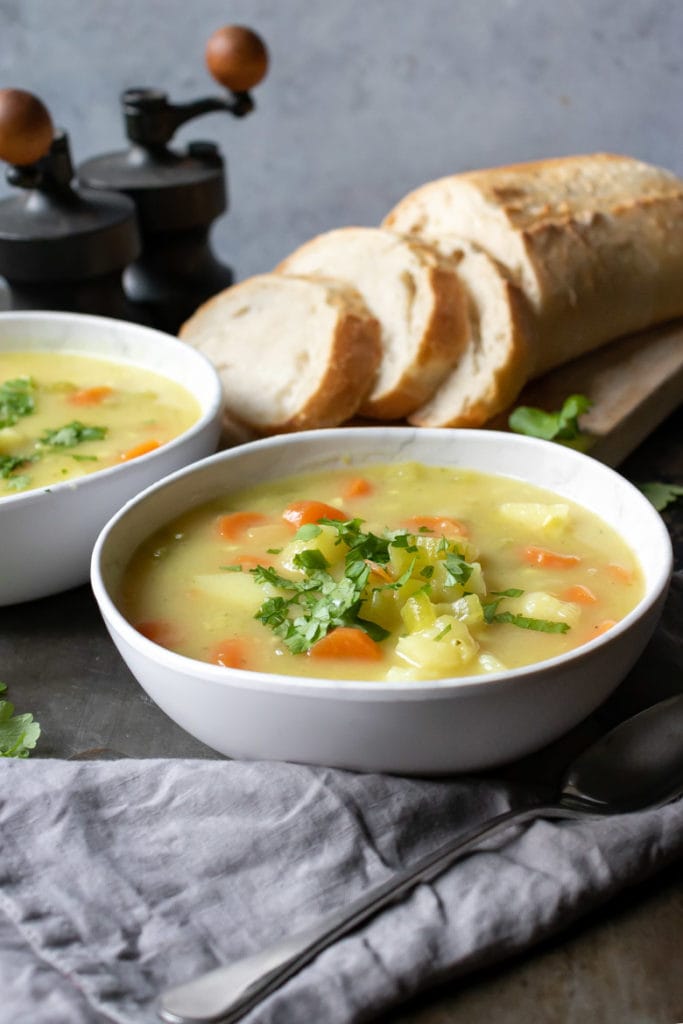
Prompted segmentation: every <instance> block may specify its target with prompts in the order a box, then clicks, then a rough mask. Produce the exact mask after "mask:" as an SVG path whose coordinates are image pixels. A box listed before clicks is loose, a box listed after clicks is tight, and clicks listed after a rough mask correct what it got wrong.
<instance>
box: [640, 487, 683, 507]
mask: <svg viewBox="0 0 683 1024" xmlns="http://www.w3.org/2000/svg"><path fill="white" fill-rule="evenodd" d="M638 489H639V490H640V491H642V492H643V494H644V495H645V497H646V498H647V499H648V500H649V501H651V502H652V504H653V505H654V507H655V508H656V509H657V511H658V512H662V511H663V509H665V508H666V507H667V505H672V504H673V502H674V501H678V499H679V498H680V497H683V487H679V486H678V484H665V483H660V482H658V481H654V482H652V483H647V484H638Z"/></svg>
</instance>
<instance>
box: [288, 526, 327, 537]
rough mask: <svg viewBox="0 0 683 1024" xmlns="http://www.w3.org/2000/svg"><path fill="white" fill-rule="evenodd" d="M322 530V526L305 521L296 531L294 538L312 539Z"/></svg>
mask: <svg viewBox="0 0 683 1024" xmlns="http://www.w3.org/2000/svg"><path fill="white" fill-rule="evenodd" d="M322 532H323V531H322V528H321V527H320V526H316V524H315V523H305V524H304V525H303V526H300V527H299V529H298V530H297V531H296V537H295V539H296V540H313V538H314V537H319V536H320V534H321V533H322Z"/></svg>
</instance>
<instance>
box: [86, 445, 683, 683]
mask: <svg viewBox="0 0 683 1024" xmlns="http://www.w3.org/2000/svg"><path fill="white" fill-rule="evenodd" d="M387 430H390V431H391V432H392V433H393V432H399V431H400V432H402V433H403V434H404V435H405V436H410V437H413V436H416V435H417V436H419V437H425V438H427V439H429V437H430V436H431V437H433V438H435V439H436V438H440V443H442V442H443V439H444V436H446V437H448V436H450V437H452V438H453V439H454V440H455V439H456V438H460V439H461V440H463V439H465V440H467V439H470V438H473V437H477V438H481V437H483V436H485V437H489V438H490V439H491V443H495V442H496V441H497V440H499V441H500V442H501V443H502V442H503V441H504V442H505V443H506V444H509V443H512V444H519V445H527V446H529V447H530V448H537V447H539V446H542V447H544V448H552V449H553V450H555V451H557V449H559V450H560V451H561V452H562V455H561V457H562V458H567V459H568V460H569V461H572V460H576V461H577V462H578V464H579V465H580V464H581V463H582V462H583V461H584V460H585V461H586V462H587V463H590V464H591V465H593V466H594V465H598V466H600V468H601V471H603V472H604V473H605V474H606V475H607V476H612V477H616V478H617V479H618V481H619V486H625V487H626V489H627V490H630V492H631V498H632V500H634V501H636V502H639V503H640V504H641V508H642V512H643V515H644V516H645V517H647V518H648V519H649V522H650V524H651V528H652V530H654V532H655V534H656V535H658V537H659V540H660V543H661V545H662V551H663V553H665V557H664V558H663V560H662V565H661V566H660V569H659V572H658V574H657V576H656V577H655V578H654V579H653V580H652V581H651V583H650V585H649V587H648V589H647V591H646V593H645V594H644V595H643V597H642V598H641V600H640V601H639V602H638V604H637V605H636V606H635V608H633V609H632V610H631V611H630V612H628V613H627V614H626V615H625V616H624V618H623V619H620V620H619V622H617V623H616V624H615V625H614V626H612V627H611V629H609V630H608V631H607V632H606V633H604V634H602V635H601V636H598V637H595V638H594V639H593V640H589V641H587V642H586V643H585V644H582V645H581V646H580V647H575V648H573V649H572V650H571V651H566V652H565V653H563V654H559V655H556V656H555V657H554V658H547V659H545V660H544V661H539V662H535V663H532V664H530V665H520V666H519V667H517V668H510V669H505V670H504V671H500V672H487V673H484V674H479V675H473V676H451V677H446V678H443V679H423V680H392V681H389V682H387V681H383V680H374V679H373V680H370V679H331V678H329V677H324V676H295V675H285V674H278V673H273V672H260V671H251V670H247V669H232V668H227V667H224V666H222V665H212V664H210V663H209V662H204V661H199V660H198V659H196V658H190V657H188V656H187V655H184V654H178V653H176V652H175V651H171V650H169V649H168V648H166V647H162V646H160V645H159V644H156V643H154V642H153V641H152V640H149V639H148V638H147V637H145V636H143V635H142V633H139V632H138V630H136V629H135V627H134V626H132V625H131V623H130V622H128V620H127V619H126V618H125V616H124V615H123V614H122V613H121V612H120V611H119V609H118V607H117V605H116V603H115V601H114V600H113V598H112V597H111V595H110V594H109V591H108V589H107V587H106V586H105V584H104V581H103V578H102V573H101V561H102V556H103V553H104V551H105V548H106V544H107V540H108V538H109V535H110V534H111V532H112V531H113V530H114V528H115V527H116V526H117V525H118V523H119V522H120V521H121V520H122V519H124V518H125V517H126V515H127V514H128V512H129V511H130V510H131V509H132V508H133V507H134V506H137V505H139V504H141V503H142V502H143V501H145V500H146V498H147V496H148V495H150V494H152V493H154V492H157V491H161V490H164V489H165V488H167V487H173V486H174V485H175V483H176V481H178V480H180V479H182V478H184V477H187V476H191V475H192V474H193V473H195V472H197V471H200V470H202V469H203V468H204V467H206V466H209V465H213V464H219V463H222V462H230V461H231V459H233V458H237V457H238V456H240V455H242V456H243V455H244V454H245V449H249V450H254V449H257V448H264V447H271V448H278V447H286V446H288V445H291V444H292V442H294V443H297V440H296V439H299V441H300V442H301V443H304V442H305V440H306V439H313V440H315V439H317V438H318V437H321V438H322V437H324V438H326V439H327V440H328V441H329V443H330V445H331V446H332V447H334V444H335V442H336V441H338V442H341V440H342V438H343V439H347V438H349V437H360V436H361V435H365V436H375V437H377V438H378V439H379V438H381V437H382V436H386V431H387ZM247 454H248V452H247ZM435 465H436V463H435ZM470 468H472V467H470ZM474 468H476V467H474ZM293 472H294V473H297V472H302V470H297V469H294V471H293ZM494 475H497V476H505V475H506V474H505V473H501V472H499V471H496V472H495V474H494ZM513 479H516V478H514V477H513ZM532 482H533V481H532ZM537 486H539V487H543V486H544V485H543V484H538V485H537ZM547 489H548V490H552V488H547ZM572 500H575V499H572ZM576 504H577V505H580V504H581V502H580V501H576ZM160 525H161V524H158V525H157V526H154V527H153V528H152V530H151V531H150V533H152V532H154V530H156V529H158V528H159V527H160ZM613 528H614V529H615V530H616V532H617V533H618V532H619V531H618V528H617V527H613ZM132 553H133V552H132V551H130V552H129V557H130V555H132ZM672 571H673V546H672V543H671V537H670V535H669V532H668V530H667V528H666V524H665V523H664V520H663V519H662V517H661V516H660V515H659V513H658V512H657V511H656V509H655V508H654V507H653V505H652V504H651V502H650V501H649V500H648V499H647V498H646V497H645V496H644V495H643V494H642V493H641V492H640V491H639V490H638V488H637V487H636V486H635V485H634V484H632V483H631V482H630V481H629V480H627V479H626V477H624V476H622V475H621V474H620V473H617V472H616V470H614V469H612V468H611V467H609V466H606V465H605V464H604V463H601V462H598V460H597V459H593V458H591V456H589V455H586V454H584V453H582V452H578V451H576V450H575V449H572V448H568V447H566V446H561V445H558V444H557V443H556V442H553V441H545V440H542V439H541V438H535V437H527V436H525V435H523V434H514V433H507V432H505V431H498V430H486V429H469V428H459V427H458V428H443V427H442V428H422V427H420V428H418V427H409V426H406V427H338V428H327V429H322V430H309V431H301V432H299V433H296V434H278V435H275V436H273V437H266V438H261V439H259V440H256V441H249V442H246V443H245V444H241V445H236V446H235V447H233V448H229V449H227V450H224V451H220V452H217V453H216V454H214V455H210V456H207V457H206V458H204V459H201V460H199V461H198V462H195V463H193V464H192V465H190V466H185V467H183V468H182V469H179V470H176V471H175V472H174V473H171V474H170V475H169V476H166V477H164V478H163V479H162V480H160V481H157V482H156V483H154V484H152V485H150V486H149V487H147V488H145V490H144V491H141V492H140V493H139V494H138V495H136V496H135V497H134V498H131V499H130V500H129V501H128V502H126V504H125V505H124V506H123V507H122V508H121V509H120V510H119V511H118V512H117V513H116V514H115V515H114V516H112V518H111V519H110V520H109V522H108V523H107V524H106V525H105V526H104V528H103V529H102V531H101V532H100V534H99V536H98V538H97V540H96V542H95V545H94V548H93V552H92V559H91V586H92V589H93V592H94V594H95V598H96V600H97V603H98V605H99V607H100V613H101V615H102V616H103V618H104V620H105V623H108V624H111V626H112V628H113V629H114V630H115V631H116V632H118V633H120V634H121V637H122V639H123V640H125V641H126V642H127V643H128V644H129V645H130V646H132V647H134V648H138V649H139V650H140V652H141V653H142V654H144V655H145V656H147V657H148V658H150V659H151V660H153V661H155V662H157V663H158V664H160V665H162V666H164V667H167V668H169V669H173V670H175V671H180V672H185V673H189V674H192V675H195V676H198V677H200V678H201V679H203V680H205V681H207V682H210V683H216V684H218V685H221V686H227V687H230V686H236V685H237V686H239V688H240V689H250V690H251V689H255V690H263V691H277V692H285V691H287V690H289V691H295V692H300V693H306V695H307V696H319V697H323V698H324V697H334V696H337V695H338V694H339V693H340V692H342V693H349V694H350V693H353V692H354V691H355V692H356V693H357V694H358V693H366V694H368V695H373V696H375V695H377V694H382V693H385V694H386V695H387V696H401V695H410V696H420V695H422V696H423V697H425V698H428V697H438V696H442V695H443V693H444V692H446V691H448V690H453V689H467V690H471V689H476V688H477V687H480V686H485V687H486V688H492V687H495V688H505V687H508V686H512V685H514V683H515V682H516V680H518V679H520V678H521V677H529V676H535V675H538V674H542V673H546V672H548V671H552V670H553V669H554V668H559V667H561V666H565V665H567V664H568V663H569V662H572V661H576V662H577V663H578V662H581V661H582V660H584V659H586V658H590V657H591V656H592V654H593V653H594V652H595V651H596V650H597V649H598V648H600V647H605V646H608V645H609V644H612V643H613V642H614V639H615V638H616V637H618V636H621V635H622V634H623V633H625V632H626V631H627V630H629V629H630V628H631V626H632V625H633V624H634V623H635V622H636V621H637V620H638V619H640V618H642V617H643V616H645V615H646V614H647V613H648V612H649V611H650V609H651V608H652V607H653V606H654V605H655V604H656V603H657V602H658V601H659V600H660V599H661V598H662V596H663V594H664V593H665V592H666V590H667V588H668V585H669V581H670V579H671V574H672Z"/></svg>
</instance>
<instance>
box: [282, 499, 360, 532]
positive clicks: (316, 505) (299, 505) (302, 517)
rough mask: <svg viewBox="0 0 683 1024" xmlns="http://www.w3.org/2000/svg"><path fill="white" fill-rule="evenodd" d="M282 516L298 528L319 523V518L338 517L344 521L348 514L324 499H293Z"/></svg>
mask: <svg viewBox="0 0 683 1024" xmlns="http://www.w3.org/2000/svg"><path fill="white" fill-rule="evenodd" d="M282 518H283V519H285V520H286V521H287V522H288V523H291V525H292V526H293V527H294V528H295V529H296V530H298V529H299V527H300V526H306V525H307V524H308V523H317V522H318V520H319V519H337V520H339V521H340V522H343V521H344V520H345V519H346V516H345V515H344V513H343V512H340V511H339V509H338V508H335V507H334V505H327V504H326V503H325V502H324V501H293V502H292V503H291V504H290V505H288V506H287V508H286V509H285V510H284V512H283V513H282Z"/></svg>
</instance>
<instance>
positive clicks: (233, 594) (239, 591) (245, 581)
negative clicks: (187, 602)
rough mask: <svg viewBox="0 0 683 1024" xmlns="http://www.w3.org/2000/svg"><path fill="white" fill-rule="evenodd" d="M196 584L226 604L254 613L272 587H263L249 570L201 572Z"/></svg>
mask: <svg viewBox="0 0 683 1024" xmlns="http://www.w3.org/2000/svg"><path fill="white" fill-rule="evenodd" d="M193 583H194V586H195V587H196V588H197V589H198V590H201V592H202V593H203V594H206V595H207V596H208V597H213V598H215V599H216V600H217V601H222V602H224V603H225V604H226V605H228V606H230V607H232V608H234V607H235V606H237V607H239V608H240V609H243V610H244V611H246V612H249V613H250V614H252V615H254V614H256V612H257V611H258V610H259V608H260V607H261V605H262V604H263V602H264V601H265V600H266V598H267V597H269V596H272V593H271V594H269V593H268V592H267V591H269V590H270V591H272V588H270V587H268V588H266V587H262V586H261V585H260V584H259V583H257V582H256V580H255V579H254V578H253V576H252V575H251V573H248V572H225V571H224V572H212V573H201V574H200V575H198V576H195V577H194V580H193Z"/></svg>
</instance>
